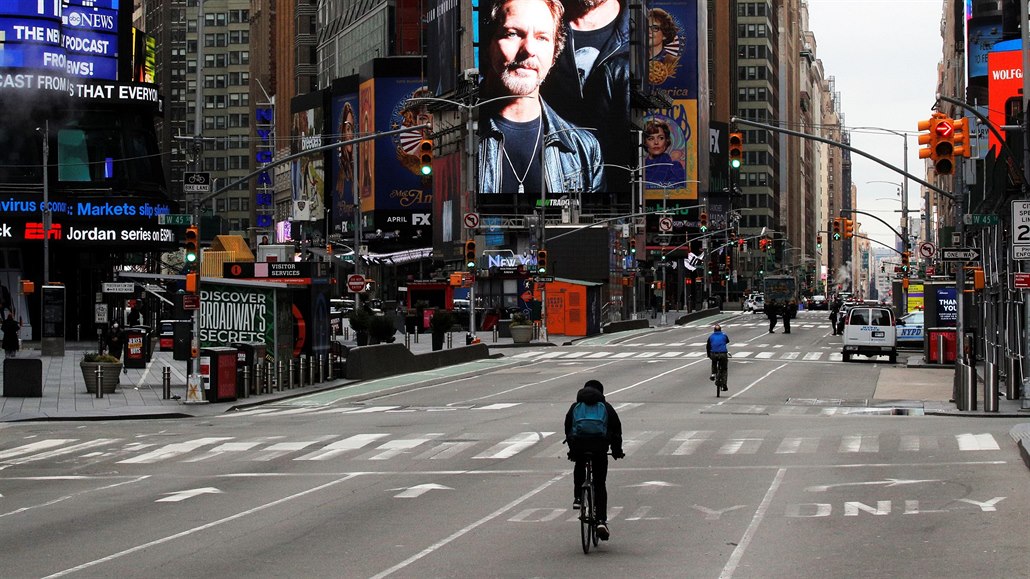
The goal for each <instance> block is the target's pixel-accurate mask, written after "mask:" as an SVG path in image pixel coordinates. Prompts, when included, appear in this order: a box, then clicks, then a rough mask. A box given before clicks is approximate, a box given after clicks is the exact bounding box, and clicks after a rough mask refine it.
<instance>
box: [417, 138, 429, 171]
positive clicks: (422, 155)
mask: <svg viewBox="0 0 1030 579" xmlns="http://www.w3.org/2000/svg"><path fill="white" fill-rule="evenodd" d="M418 163H419V172H420V173H422V174H423V175H426V176H429V175H432V174H433V141H432V140H430V139H422V141H421V142H419V144H418Z"/></svg>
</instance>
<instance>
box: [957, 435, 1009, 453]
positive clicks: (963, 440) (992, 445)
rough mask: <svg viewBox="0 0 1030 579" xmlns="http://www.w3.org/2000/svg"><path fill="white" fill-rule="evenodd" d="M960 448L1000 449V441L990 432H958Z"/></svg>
mask: <svg viewBox="0 0 1030 579" xmlns="http://www.w3.org/2000/svg"><path fill="white" fill-rule="evenodd" d="M955 440H956V441H957V442H958V449H959V450H999V447H998V441H996V440H994V437H993V436H991V435H990V434H968V433H967V434H956V435H955Z"/></svg>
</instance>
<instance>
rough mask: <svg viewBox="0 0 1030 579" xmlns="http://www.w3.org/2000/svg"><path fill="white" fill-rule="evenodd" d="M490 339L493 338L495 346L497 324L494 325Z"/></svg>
mask: <svg viewBox="0 0 1030 579" xmlns="http://www.w3.org/2000/svg"><path fill="white" fill-rule="evenodd" d="M491 338H493V341H494V343H495V344H496V343H497V324H494V328H493V335H492V336H491Z"/></svg>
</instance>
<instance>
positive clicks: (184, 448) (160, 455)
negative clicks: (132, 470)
mask: <svg viewBox="0 0 1030 579" xmlns="http://www.w3.org/2000/svg"><path fill="white" fill-rule="evenodd" d="M224 440H232V438H229V437H224V436H219V437H211V438H198V439H196V440H187V441H186V442H176V443H173V444H166V445H164V446H162V447H161V448H158V449H155V450H152V451H150V452H147V453H145V454H141V455H140V456H136V457H133V458H127V459H125V460H120V461H118V464H153V463H155V462H160V461H162V460H168V459H169V458H175V457H177V456H181V455H184V454H186V453H189V452H193V451H194V450H196V449H198V448H200V447H202V446H207V445H208V444H214V443H217V442H222V441H224Z"/></svg>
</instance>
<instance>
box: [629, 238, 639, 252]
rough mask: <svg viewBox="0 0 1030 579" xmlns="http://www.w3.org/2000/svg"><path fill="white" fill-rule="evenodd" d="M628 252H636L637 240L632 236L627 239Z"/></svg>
mask: <svg viewBox="0 0 1030 579" xmlns="http://www.w3.org/2000/svg"><path fill="white" fill-rule="evenodd" d="M629 252H630V253H632V254H636V253H637V240H636V238H634V237H631V238H630V239H629Z"/></svg>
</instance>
